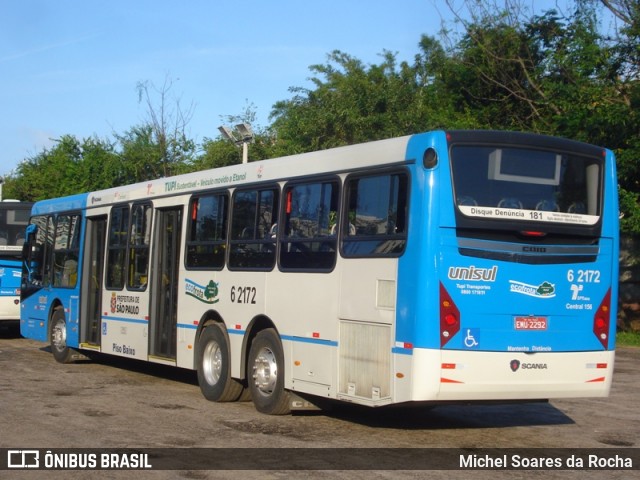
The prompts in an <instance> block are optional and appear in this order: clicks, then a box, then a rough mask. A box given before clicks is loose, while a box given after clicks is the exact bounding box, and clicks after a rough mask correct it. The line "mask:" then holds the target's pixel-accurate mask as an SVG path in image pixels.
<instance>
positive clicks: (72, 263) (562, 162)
mask: <svg viewBox="0 0 640 480" xmlns="http://www.w3.org/2000/svg"><path fill="white" fill-rule="evenodd" d="M617 199H618V197H617V181H616V170H615V160H614V155H613V153H612V152H611V151H609V150H607V149H605V148H601V147H596V146H592V145H587V144H584V143H579V142H574V141H570V140H565V139H560V138H553V137H548V136H540V135H534V134H525V133H511V132H495V131H446V132H445V131H433V132H427V133H421V134H416V135H411V136H406V137H401V138H394V139H389V140H383V141H376V142H370V143H365V144H361V145H354V146H348V147H342V148H336V149H331V150H325V151H319V152H313V153H307V154H301V155H294V156H290V157H284V158H278V159H272V160H266V161H257V162H251V163H248V164H241V165H234V166H229V167H224V168H220V169H214V170H208V171H201V172H196V173H189V174H185V175H180V176H175V177H171V178H162V179H158V180H155V181H149V182H143V183H139V184H135V185H129V186H123V187H118V188H113V189H109V190H104V191H98V192H91V193H88V194H82V195H77V196H73V197H69V198H62V199H55V200H47V201H44V202H38V203H36V204H35V205H34V208H33V215H32V218H31V226H30V227H29V229H28V231H29V239H28V242H29V248H28V249H27V250H28V252H29V253H28V255H27V256H26V258H25V277H24V278H25V284H24V285H23V287H22V302H23V303H22V316H21V329H22V334H23V335H24V336H26V337H29V338H34V339H38V340H42V341H45V342H50V343H51V345H52V350H53V354H54V356H55V358H56V359H57V360H59V361H61V362H66V361H69V360H70V359H73V358H74V355H76V353H77V352H80V353H83V352H84V353H86V352H90V351H95V352H102V353H106V354H111V355H119V356H123V357H129V358H134V359H139V360H143V361H148V362H156V363H161V364H166V365H174V366H177V367H181V368H186V369H193V370H197V374H198V381H199V384H200V388H201V390H202V393H203V394H204V396H205V397H206V398H207V399H209V400H213V401H235V400H240V399H247V398H249V397H250V398H252V400H253V402H254V404H255V406H256V408H257V409H258V410H259V411H261V412H264V413H269V414H282V413H286V412H288V411H290V409H291V408H296V407H299V406H306V405H307V402H309V401H311V402H312V403H313V402H314V401H315V400H314V399H329V400H339V401H340V400H341V401H346V402H351V403H355V404H361V405H368V406H383V405H389V404H399V403H409V402H424V403H428V402H430V403H437V402H450V401H473V400H479V401H484V400H498V401H501V400H502V401H512V400H535V399H550V398H558V397H584V396H606V395H607V394H608V392H609V389H610V386H611V377H612V374H613V364H614V342H615V318H616V314H615V311H616V299H617V272H618V267H617V262H618V234H619V232H618V203H617V202H618V200H617Z"/></svg>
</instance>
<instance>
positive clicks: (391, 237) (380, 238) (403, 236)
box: [339, 167, 411, 258]
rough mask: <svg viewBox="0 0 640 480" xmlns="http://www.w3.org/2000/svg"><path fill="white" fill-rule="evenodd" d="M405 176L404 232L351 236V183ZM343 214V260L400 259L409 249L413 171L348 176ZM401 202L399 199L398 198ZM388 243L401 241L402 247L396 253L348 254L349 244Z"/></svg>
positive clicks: (384, 170) (390, 170) (395, 169)
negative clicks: (349, 221) (373, 178)
mask: <svg viewBox="0 0 640 480" xmlns="http://www.w3.org/2000/svg"><path fill="white" fill-rule="evenodd" d="M394 175H398V176H400V177H401V176H404V178H405V181H406V194H405V199H404V200H405V207H404V208H405V215H404V232H403V233H396V234H375V235H349V234H348V233H349V230H348V229H349V228H351V227H350V225H349V224H348V217H349V209H350V207H351V206H350V201H351V199H350V198H349V196H350V193H351V189H352V186H351V184H350V182H352V181H353V180H360V179H363V178H372V177H383V176H388V177H391V176H394ZM343 190H344V192H343V206H342V209H343V212H342V216H341V217H342V221H341V222H342V225H341V229H340V241H339V245H340V255H341V256H342V257H343V258H398V257H401V256H402V255H403V254H404V252H405V251H406V249H407V242H408V239H409V223H410V222H409V217H410V214H411V213H410V212H411V171H410V170H409V168H407V167H391V168H389V167H385V168H381V169H376V170H370V171H367V172H356V173H352V174H349V175H347V177H346V178H345V179H344V186H343ZM398 200H399V198H398ZM388 241H400V242H402V247H401V249H400V250H399V251H396V252H382V253H376V252H375V251H371V252H355V253H352V252H348V251H347V248H346V246H347V245H348V244H354V245H355V244H357V243H364V242H377V243H378V245H382V244H384V243H386V242H388Z"/></svg>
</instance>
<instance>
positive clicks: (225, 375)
mask: <svg viewBox="0 0 640 480" xmlns="http://www.w3.org/2000/svg"><path fill="white" fill-rule="evenodd" d="M196 362H197V370H198V384H199V385H200V390H201V391H202V394H203V395H204V397H205V398H206V399H207V400H211V401H214V402H233V401H236V400H238V398H239V397H240V395H241V394H242V392H243V390H244V387H243V385H242V383H240V382H239V381H238V380H236V379H234V378H231V361H230V356H229V343H228V342H227V336H226V335H225V332H224V331H223V330H222V327H220V326H219V325H218V324H213V325H209V326H208V327H205V329H204V330H203V331H202V333H201V334H200V338H199V339H198V349H197V353H196Z"/></svg>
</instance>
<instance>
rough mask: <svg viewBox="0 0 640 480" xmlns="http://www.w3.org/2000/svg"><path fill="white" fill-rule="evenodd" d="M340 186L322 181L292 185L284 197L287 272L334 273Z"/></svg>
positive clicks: (283, 243)
mask: <svg viewBox="0 0 640 480" xmlns="http://www.w3.org/2000/svg"><path fill="white" fill-rule="evenodd" d="M338 201H339V184H338V181H337V180H334V179H331V180H326V179H324V180H321V181H316V182H309V183H296V184H291V185H288V186H287V187H286V188H285V194H284V202H285V205H284V215H285V217H284V222H285V225H284V234H283V236H282V238H281V239H280V267H281V268H282V269H283V270H300V271H303V270H304V271H322V272H326V271H330V270H332V269H333V267H334V265H335V262H336V255H337V239H336V235H335V228H334V227H335V225H336V224H337V222H338V216H337V212H338V211H339V208H338Z"/></svg>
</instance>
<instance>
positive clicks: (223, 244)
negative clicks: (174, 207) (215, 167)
mask: <svg viewBox="0 0 640 480" xmlns="http://www.w3.org/2000/svg"><path fill="white" fill-rule="evenodd" d="M205 197H218V198H224V200H225V202H226V205H225V206H224V213H225V218H224V225H223V233H224V238H222V239H220V240H210V241H197V240H191V238H192V235H193V230H194V228H195V225H194V221H195V220H194V219H193V218H192V212H193V204H194V201H196V200H198V201H199V200H200V199H202V198H205ZM188 208H189V210H188V212H189V217H188V218H187V222H188V223H187V235H186V238H185V242H184V267H185V269H186V270H196V271H198V270H200V271H202V270H205V271H206V270H211V271H221V270H222V269H224V267H225V265H226V264H227V251H228V250H229V248H228V246H229V243H228V241H229V232H230V230H229V228H230V224H231V195H230V192H229V190H213V191H207V192H198V193H197V194H194V195H192V196H191V198H189V204H188ZM193 246H195V247H198V246H203V247H210V246H211V247H214V248H215V247H219V248H222V249H223V252H222V255H221V262H220V264H219V265H218V264H216V265H213V266H210V265H205V266H195V265H193V264H192V263H190V262H189V248H190V247H193Z"/></svg>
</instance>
